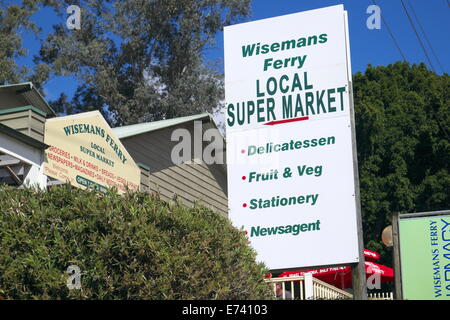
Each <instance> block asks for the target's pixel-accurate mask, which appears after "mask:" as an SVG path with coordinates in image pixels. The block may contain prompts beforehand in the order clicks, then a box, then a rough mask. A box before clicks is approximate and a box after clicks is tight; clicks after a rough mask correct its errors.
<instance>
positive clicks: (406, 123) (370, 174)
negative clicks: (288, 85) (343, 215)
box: [353, 62, 450, 264]
mask: <svg viewBox="0 0 450 320" xmlns="http://www.w3.org/2000/svg"><path fill="white" fill-rule="evenodd" d="M353 80H354V84H353V86H354V98H355V117H356V134H357V146H358V162H359V163H358V164H359V175H360V188H361V205H362V215H363V227H364V242H365V244H366V246H367V247H368V249H373V250H375V251H379V252H381V253H387V254H384V255H383V256H384V260H385V261H386V263H388V264H389V263H390V261H389V260H390V259H391V255H390V252H389V250H387V249H386V248H385V247H384V245H383V244H382V242H381V232H382V231H383V229H384V227H386V226H388V225H389V224H390V223H391V214H392V213H393V212H400V213H407V212H421V211H433V210H443V209H450V169H449V166H450V139H449V135H450V77H449V75H448V74H444V75H437V74H435V73H433V72H432V71H430V70H428V69H427V68H426V66H425V65H424V64H419V65H412V66H411V65H409V64H408V63H406V62H404V63H400V62H398V63H395V64H393V65H388V66H379V67H372V66H370V65H369V66H368V68H367V70H366V72H365V74H361V73H357V74H355V75H354V77H353Z"/></svg>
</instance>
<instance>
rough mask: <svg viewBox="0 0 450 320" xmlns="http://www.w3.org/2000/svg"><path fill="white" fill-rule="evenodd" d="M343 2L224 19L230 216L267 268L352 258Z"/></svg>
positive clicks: (354, 232) (347, 68) (352, 198)
mask: <svg viewBox="0 0 450 320" xmlns="http://www.w3.org/2000/svg"><path fill="white" fill-rule="evenodd" d="M350 81H351V70H350V56H349V45H348V31H347V16H346V12H345V11H344V8H343V6H342V5H338V6H332V7H327V8H323V9H318V10H312V11H307V12H300V13H296V14H291V15H286V16H281V17H276V18H271V19H265V20H260V21H254V22H249V23H243V24H238V25H233V26H229V27H227V28H225V89H226V91H225V92H226V94H225V95H226V108H227V110H226V114H227V163H228V198H229V208H230V213H229V217H230V219H231V221H232V223H233V224H234V225H235V226H236V227H238V228H241V227H242V228H243V229H244V230H245V231H246V232H247V235H248V237H249V240H250V242H251V245H252V246H253V247H254V248H255V250H256V251H257V253H258V260H259V261H263V262H264V263H266V265H267V266H268V267H269V268H270V269H288V268H298V267H308V266H320V265H334V264H343V263H353V262H358V256H359V255H358V235H357V210H356V201H355V183H354V161H353V147H352V126H351V110H350V96H349V82H350Z"/></svg>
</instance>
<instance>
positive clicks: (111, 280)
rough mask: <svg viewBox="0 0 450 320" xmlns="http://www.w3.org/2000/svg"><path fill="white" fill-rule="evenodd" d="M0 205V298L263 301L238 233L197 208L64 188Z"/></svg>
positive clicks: (13, 192)
mask: <svg viewBox="0 0 450 320" xmlns="http://www.w3.org/2000/svg"><path fill="white" fill-rule="evenodd" d="M0 203H1V204H2V205H1V206H0V248H2V249H1V250H0V298H5V299H54V300H59V299H108V300H109V299H133V300H135V299H145V300H162V299H164V300H166V299H189V300H191V299H208V300H209V299H219V300H228V299H232V300H241V299H242V300H245V299H271V298H273V291H272V290H271V288H270V287H269V285H268V284H267V283H266V282H265V281H264V276H265V274H266V273H267V269H266V267H265V266H264V265H263V264H262V263H257V262H256V261H255V259H256V252H255V251H254V250H253V249H252V248H251V247H250V246H249V243H248V238H247V237H246V236H245V234H244V232H242V231H239V230H238V229H236V228H235V227H233V226H232V224H231V222H230V221H229V220H228V219H227V218H225V217H223V216H221V215H220V214H218V213H216V212H214V211H211V210H209V209H207V208H206V207H203V206H201V205H196V206H195V207H186V206H183V205H181V204H180V203H178V202H175V201H171V202H169V203H167V202H164V201H161V200H159V199H158V198H157V196H152V195H149V194H147V193H143V192H134V193H128V194H126V195H123V196H121V195H118V194H117V193H115V192H114V191H112V190H110V191H108V193H107V194H105V195H99V194H98V193H96V192H94V191H86V190H81V189H76V188H72V187H71V186H69V185H66V186H60V187H56V188H53V189H51V190H49V191H38V192H37V191H34V190H33V189H26V188H25V189H17V188H12V187H7V186H0ZM69 266H77V267H78V268H79V269H78V272H81V279H80V282H79V284H80V288H79V289H72V290H69V288H68V287H67V284H68V280H70V279H69V275H68V274H67V272H66V271H67V269H68V267H69Z"/></svg>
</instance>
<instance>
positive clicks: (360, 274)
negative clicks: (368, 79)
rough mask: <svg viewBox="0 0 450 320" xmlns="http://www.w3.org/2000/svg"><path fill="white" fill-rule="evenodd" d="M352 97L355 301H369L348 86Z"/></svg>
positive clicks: (354, 135)
mask: <svg viewBox="0 0 450 320" xmlns="http://www.w3.org/2000/svg"><path fill="white" fill-rule="evenodd" d="M348 90H349V91H350V92H349V97H350V101H349V102H350V122H351V129H352V149H353V172H354V179H355V203H356V223H357V232H358V254H359V262H358V263H356V264H354V265H353V266H352V284H353V299H355V300H367V285H366V268H365V263H364V242H363V227H362V221H361V202H360V194H359V173H358V154H357V150H356V130H355V108H354V104H353V85H352V82H351V81H349V84H348Z"/></svg>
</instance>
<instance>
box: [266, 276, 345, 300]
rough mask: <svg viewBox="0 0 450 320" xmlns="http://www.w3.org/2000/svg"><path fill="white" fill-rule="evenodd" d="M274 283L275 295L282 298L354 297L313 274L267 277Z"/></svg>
mask: <svg viewBox="0 0 450 320" xmlns="http://www.w3.org/2000/svg"><path fill="white" fill-rule="evenodd" d="M266 282H268V283H270V284H271V285H272V289H273V292H274V295H275V296H277V285H278V286H281V288H280V289H281V290H278V296H277V297H278V298H279V299H282V300H294V299H295V300H322V299H326V300H337V299H352V298H353V295H352V294H351V293H348V292H346V291H344V290H341V289H339V288H336V287H335V286H332V285H330V284H328V283H326V282H323V281H321V280H319V279H316V278H313V277H312V276H311V275H305V276H298V277H285V278H272V279H266Z"/></svg>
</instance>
